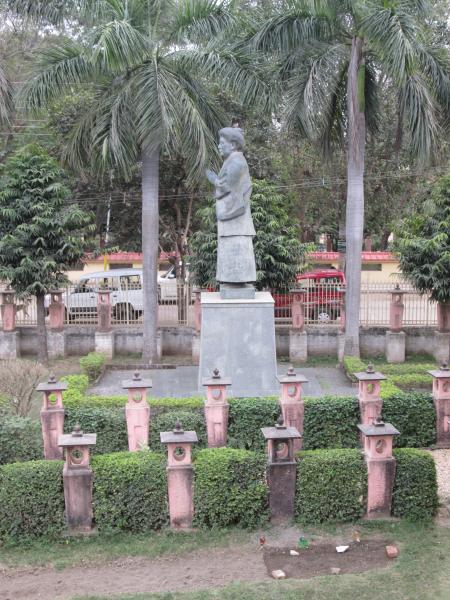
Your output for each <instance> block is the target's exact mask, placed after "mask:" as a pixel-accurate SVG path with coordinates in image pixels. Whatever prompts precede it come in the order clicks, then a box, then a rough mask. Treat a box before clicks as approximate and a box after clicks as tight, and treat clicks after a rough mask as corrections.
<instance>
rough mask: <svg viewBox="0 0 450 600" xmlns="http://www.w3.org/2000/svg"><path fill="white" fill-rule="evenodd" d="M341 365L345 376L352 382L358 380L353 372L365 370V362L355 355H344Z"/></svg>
mask: <svg viewBox="0 0 450 600" xmlns="http://www.w3.org/2000/svg"><path fill="white" fill-rule="evenodd" d="M343 365H344V371H345V373H346V375H347V377H349V379H350V380H351V381H353V382H356V381H358V380H357V379H356V377H355V376H354V375H353V373H361V371H365V370H366V368H367V363H365V362H363V361H362V360H361V359H360V358H357V357H356V356H344V361H343Z"/></svg>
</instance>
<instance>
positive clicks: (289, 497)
mask: <svg viewBox="0 0 450 600" xmlns="http://www.w3.org/2000/svg"><path fill="white" fill-rule="evenodd" d="M267 480H268V484H269V508H270V520H271V521H272V522H277V521H284V520H288V519H292V518H293V517H294V499H295V486H296V481H297V464H296V463H295V462H287V463H273V464H269V465H268V467H267Z"/></svg>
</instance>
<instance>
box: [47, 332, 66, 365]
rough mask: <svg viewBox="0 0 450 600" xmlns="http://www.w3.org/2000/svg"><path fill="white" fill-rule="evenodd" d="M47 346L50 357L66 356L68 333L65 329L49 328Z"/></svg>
mask: <svg viewBox="0 0 450 600" xmlns="http://www.w3.org/2000/svg"><path fill="white" fill-rule="evenodd" d="M47 348H48V357H49V358H64V357H65V356H66V334H65V333H64V331H58V330H55V329H47Z"/></svg>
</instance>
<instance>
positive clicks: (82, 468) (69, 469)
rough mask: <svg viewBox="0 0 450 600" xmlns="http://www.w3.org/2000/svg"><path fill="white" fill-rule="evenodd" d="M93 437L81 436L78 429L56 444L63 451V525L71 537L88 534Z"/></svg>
mask: <svg viewBox="0 0 450 600" xmlns="http://www.w3.org/2000/svg"><path fill="white" fill-rule="evenodd" d="M96 441H97V435H96V434H95V433H83V432H82V431H81V429H80V426H79V425H76V426H75V428H74V430H73V432H72V433H70V434H66V435H60V436H59V440H58V444H59V445H60V446H61V447H62V448H64V449H65V455H66V464H65V465H64V469H63V480H64V500H65V505H66V523H67V527H68V529H69V532H71V533H85V534H86V533H91V531H92V519H93V512H92V470H91V467H90V466H89V448H90V447H92V446H95V444H96Z"/></svg>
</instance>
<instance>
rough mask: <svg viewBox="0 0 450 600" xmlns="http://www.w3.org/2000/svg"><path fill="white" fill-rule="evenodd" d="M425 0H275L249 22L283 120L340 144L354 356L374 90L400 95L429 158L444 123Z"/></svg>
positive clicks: (349, 346) (442, 90) (449, 98)
mask: <svg viewBox="0 0 450 600" xmlns="http://www.w3.org/2000/svg"><path fill="white" fill-rule="evenodd" d="M434 26H435V22H434V21H433V19H432V13H431V10H430V7H429V5H428V3H427V2H426V1H425V0H405V1H402V2H398V1H396V0H373V1H371V2H360V1H357V0H315V1H308V0H304V1H302V0H282V1H281V2H277V3H274V5H273V11H272V15H271V16H270V18H267V17H265V18H264V20H262V21H261V22H260V23H258V24H257V25H256V28H257V32H256V33H255V34H254V35H253V38H252V42H253V47H255V48H257V49H258V50H260V51H261V52H262V53H263V55H272V57H273V55H275V58H276V59H277V60H276V61H274V62H275V64H276V76H277V80H278V81H281V82H282V83H283V84H284V91H285V95H284V99H283V107H284V115H283V119H284V122H285V123H286V124H287V126H288V127H293V128H296V129H297V130H299V131H300V132H301V133H302V134H304V135H306V136H308V137H310V138H312V139H315V140H317V141H319V142H320V144H321V146H322V147H323V149H324V151H325V152H328V153H330V152H332V150H333V148H334V146H335V145H336V144H339V143H343V142H345V144H346V146H347V207H346V275H347V294H346V312H347V319H346V331H345V352H346V354H349V355H359V318H358V317H359V304H360V285H361V249H362V240H363V227H364V168H365V147H366V140H367V138H368V134H375V133H376V132H377V130H378V127H379V116H380V110H381V109H380V104H379V103H378V95H377V91H378V89H379V88H380V87H381V86H385V85H387V84H389V85H390V86H392V88H393V89H394V90H395V93H396V95H397V99H398V120H399V127H398V129H399V131H400V132H402V131H403V130H406V131H407V133H408V141H409V144H410V148H411V151H412V153H413V154H415V155H416V156H419V158H420V159H421V160H427V159H429V158H430V157H431V156H432V155H433V152H434V150H435V148H436V147H437V146H438V143H439V141H440V137H441V133H442V131H443V129H442V128H443V127H445V126H447V125H448V115H449V109H450V80H449V75H448V73H449V64H450V61H449V52H448V47H446V46H445V45H444V44H443V43H440V44H439V43H438V41H437V40H438V38H437V36H434V37H433V32H434Z"/></svg>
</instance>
